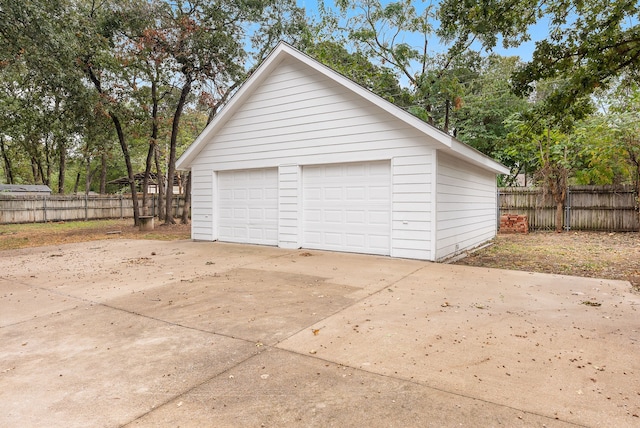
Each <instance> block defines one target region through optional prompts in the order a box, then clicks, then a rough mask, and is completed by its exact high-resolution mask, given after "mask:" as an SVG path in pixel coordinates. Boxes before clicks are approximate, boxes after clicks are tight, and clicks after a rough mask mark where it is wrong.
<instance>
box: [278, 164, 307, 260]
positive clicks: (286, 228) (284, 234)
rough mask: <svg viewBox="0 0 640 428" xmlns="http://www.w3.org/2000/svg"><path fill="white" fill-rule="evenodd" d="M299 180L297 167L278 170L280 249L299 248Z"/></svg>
mask: <svg viewBox="0 0 640 428" xmlns="http://www.w3.org/2000/svg"><path fill="white" fill-rule="evenodd" d="M300 178H301V174H300V166H299V165H281V166H280V168H279V169H278V241H279V244H278V245H279V246H280V247H282V248H300V238H299V234H300V217H301V213H300V211H301V202H302V201H301V199H302V196H301V192H302V189H301V186H300Z"/></svg>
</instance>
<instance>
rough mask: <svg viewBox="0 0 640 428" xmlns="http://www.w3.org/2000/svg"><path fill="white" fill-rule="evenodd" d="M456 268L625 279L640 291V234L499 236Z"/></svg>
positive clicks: (546, 233) (551, 233) (573, 233)
mask: <svg viewBox="0 0 640 428" xmlns="http://www.w3.org/2000/svg"><path fill="white" fill-rule="evenodd" d="M456 264H461V265H468V266H484V267H492V268H498V269H513V270H523V271H532V272H544V273H556V274H561V275H575V276H584V277H592V278H607V279H622V280H627V281H630V282H631V283H632V284H633V285H634V288H636V289H637V290H638V289H640V233H637V232H628V233H608V232H565V233H555V232H533V233H530V234H528V235H515V234H514V235H498V236H497V237H496V239H495V240H494V243H493V245H491V246H489V247H487V248H484V249H482V250H480V251H477V252H475V253H473V254H470V255H469V256H468V257H466V258H464V259H462V260H459V261H458V262H456Z"/></svg>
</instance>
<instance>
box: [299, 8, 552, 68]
mask: <svg viewBox="0 0 640 428" xmlns="http://www.w3.org/2000/svg"><path fill="white" fill-rule="evenodd" d="M296 1H297V3H298V6H301V7H304V8H305V11H306V14H307V16H309V17H310V18H311V19H314V18H318V16H319V12H318V2H317V1H315V0H296ZM434 1H436V2H437V0H434ZM333 3H334V2H333V1H332V0H326V1H325V5H326V6H327V7H329V6H330V5H333ZM423 3H424V2H422V1H419V0H418V1H416V2H415V7H416V8H417V9H420V5H421V4H423ZM548 31H549V29H548V25H547V23H546V22H544V21H542V22H540V23H538V24H536V25H534V26H532V27H531V28H530V35H531V40H530V41H528V42H526V43H523V44H522V45H520V46H519V47H517V48H510V49H504V48H502V47H501V46H497V47H496V48H494V49H493V52H495V53H497V54H500V55H504V56H514V55H517V56H519V57H520V59H522V60H523V61H529V60H531V56H532V54H533V50H534V49H535V42H536V41H537V40H542V39H544V38H546V37H547V35H548ZM407 42H408V43H411V40H410V37H409V38H407ZM417 43H418V44H420V42H419V41H418V42H417ZM431 46H432V48H434V49H437V47H438V46H441V45H439V41H438V40H437V39H435V40H433V41H432V42H431Z"/></svg>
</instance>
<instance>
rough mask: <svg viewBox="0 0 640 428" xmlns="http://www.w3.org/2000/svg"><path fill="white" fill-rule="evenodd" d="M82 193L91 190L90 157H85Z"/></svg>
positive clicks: (87, 192)
mask: <svg viewBox="0 0 640 428" xmlns="http://www.w3.org/2000/svg"><path fill="white" fill-rule="evenodd" d="M84 169H85V175H84V194H85V195H88V194H89V190H91V158H87V165H86V166H85V167H84Z"/></svg>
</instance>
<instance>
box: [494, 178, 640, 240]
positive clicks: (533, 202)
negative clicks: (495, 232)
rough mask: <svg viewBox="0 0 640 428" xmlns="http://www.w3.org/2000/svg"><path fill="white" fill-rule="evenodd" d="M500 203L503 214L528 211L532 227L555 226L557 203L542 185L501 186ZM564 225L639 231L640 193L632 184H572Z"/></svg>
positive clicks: (606, 229)
mask: <svg viewBox="0 0 640 428" xmlns="http://www.w3.org/2000/svg"><path fill="white" fill-rule="evenodd" d="M498 204H499V213H500V214H524V215H527V216H528V218H529V228H530V229H534V230H543V229H555V215H556V206H555V203H554V202H553V199H552V197H551V196H550V195H545V194H544V193H543V191H542V190H541V189H532V188H523V187H505V188H500V189H499V190H498ZM564 229H565V230H603V231H610V232H631V231H638V230H640V221H639V218H638V195H637V194H636V193H635V190H634V188H633V186H629V185H620V186H571V187H569V191H568V193H567V201H566V203H565V209H564Z"/></svg>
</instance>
